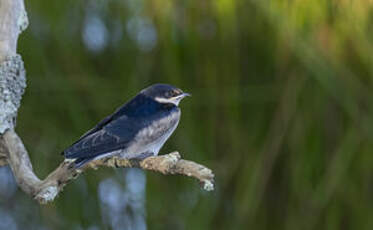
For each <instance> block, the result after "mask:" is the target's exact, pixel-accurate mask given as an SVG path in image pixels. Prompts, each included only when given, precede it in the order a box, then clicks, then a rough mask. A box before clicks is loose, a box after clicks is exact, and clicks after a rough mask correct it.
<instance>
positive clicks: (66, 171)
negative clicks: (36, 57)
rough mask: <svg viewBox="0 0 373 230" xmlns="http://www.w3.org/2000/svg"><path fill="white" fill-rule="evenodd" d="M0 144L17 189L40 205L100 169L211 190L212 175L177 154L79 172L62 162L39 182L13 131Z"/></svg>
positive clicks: (110, 161)
mask: <svg viewBox="0 0 373 230" xmlns="http://www.w3.org/2000/svg"><path fill="white" fill-rule="evenodd" d="M0 144H2V145H3V147H4V146H5V147H6V148H7V151H6V154H7V157H8V162H9V165H10V167H11V168H12V171H13V174H14V176H15V178H16V181H17V183H18V185H19V186H20V187H21V188H22V190H23V191H24V192H26V193H27V194H29V195H31V196H32V197H34V198H35V199H36V200H38V201H39V202H40V203H43V204H44V203H47V202H50V201H53V200H54V199H55V197H56V196H57V195H58V193H59V192H61V191H62V189H63V187H64V186H65V185H67V184H68V183H69V182H70V181H71V180H72V179H75V178H76V177H77V176H79V175H80V174H81V173H83V172H84V171H85V170H87V169H90V168H93V169H97V168H99V167H103V166H105V167H112V168H118V167H123V168H132V167H136V168H141V169H144V170H150V171H155V172H159V173H162V174H180V175H185V176H189V177H193V178H195V179H197V180H199V181H200V183H201V184H202V186H203V189H205V190H206V191H211V190H213V189H214V184H213V183H214V174H213V173H212V171H211V170H210V169H208V168H207V167H205V166H203V165H200V164H197V163H195V162H193V161H188V160H183V159H181V157H180V154H179V153H178V152H172V153H169V154H166V155H161V156H154V157H148V158H146V159H144V160H128V159H122V158H118V157H109V158H103V159H99V160H96V161H92V162H91V163H89V164H87V165H85V166H84V167H82V168H79V169H75V168H74V163H73V162H71V161H64V162H62V163H61V164H60V165H59V166H58V168H57V169H56V170H54V171H53V172H52V173H51V174H50V175H49V176H47V178H46V179H45V180H43V181H41V180H40V179H38V178H37V176H36V175H35V174H34V172H33V170H32V165H31V162H30V159H29V157H28V154H27V151H26V149H25V147H24V145H23V143H22V141H21V139H20V138H19V137H18V135H17V134H16V133H15V132H14V131H12V130H8V131H6V132H5V134H4V135H3V140H2V142H1V143H0Z"/></svg>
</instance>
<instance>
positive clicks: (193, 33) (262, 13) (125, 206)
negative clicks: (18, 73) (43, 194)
mask: <svg viewBox="0 0 373 230" xmlns="http://www.w3.org/2000/svg"><path fill="white" fill-rule="evenodd" d="M372 5H373V4H372V1H364V0H354V1H346V0H344V1H341V0H327V1H323V0H305V1H290V0H285V1H284V0H272V1H256V0H206V1H197V0H195V1H182V0H173V1H160V0H121V1H119V0H106V1H100V0H91V1H76V0H64V1H42V0H33V1H26V9H27V11H28V16H29V20H30V25H29V27H28V29H27V30H26V32H25V33H23V34H21V36H20V40H19V44H18V52H19V53H20V54H21V55H22V56H23V59H24V61H25V66H26V69H27V77H28V80H27V82H28V88H27V91H26V93H25V95H24V98H23V100H22V106H21V108H20V110H19V116H18V125H17V131H18V132H19V134H20V136H21V137H22V138H23V140H24V142H25V145H26V147H27V148H28V150H29V152H30V157H31V160H32V163H33V166H34V169H35V171H36V173H37V174H38V175H39V176H40V177H42V178H44V177H45V176H46V175H48V173H49V172H51V171H52V170H53V169H54V168H55V167H57V166H58V164H59V163H60V162H61V161H62V160H63V157H62V156H61V155H59V153H60V152H61V151H62V150H63V149H64V148H65V147H67V146H68V145H70V144H71V143H72V142H73V141H74V140H76V139H77V138H78V137H79V136H80V135H82V134H83V133H84V132H85V131H87V130H88V129H90V128H91V127H93V126H94V125H95V124H96V123H97V122H98V121H99V120H100V119H102V118H103V117H105V116H106V115H108V114H110V113H112V112H113V111H114V110H115V108H116V107H118V106H120V105H121V104H123V103H124V102H125V101H127V100H128V99H130V98H131V97H132V96H134V95H135V94H136V93H137V92H138V91H140V90H141V89H143V88H145V87H147V86H149V85H150V84H153V83H157V82H161V83H169V84H173V85H175V86H178V87H180V88H181V89H183V90H185V91H186V92H190V93H191V94H192V95H193V97H191V98H187V99H185V100H184V101H183V102H182V103H181V108H182V112H183V113H182V119H181V122H180V124H179V127H178V129H177V130H176V132H175V133H174V135H173V136H172V137H171V138H170V140H169V141H168V142H167V143H166V145H165V146H164V147H163V149H162V150H161V154H162V153H168V152H170V151H174V150H178V151H180V153H181V154H182V156H183V157H184V158H186V159H190V160H193V161H196V162H199V163H202V164H204V165H206V166H208V167H210V168H212V169H213V170H214V172H215V174H216V190H215V191H214V192H211V193H208V192H204V191H202V189H200V187H199V186H198V183H197V182H196V181H194V180H192V179H190V178H185V177H182V176H163V175H160V174H156V173H151V172H145V173H144V172H142V171H141V170H136V169H133V170H128V169H127V170H123V169H118V170H112V169H99V170H97V171H93V170H92V171H89V172H87V173H85V174H84V175H82V176H80V177H79V178H78V179H77V180H75V181H73V182H72V183H70V184H69V185H68V186H67V187H66V188H65V190H64V191H63V193H61V194H60V195H59V197H58V198H57V199H56V201H55V202H53V203H52V204H49V205H46V206H40V205H39V204H37V203H36V202H35V201H33V200H32V199H31V198H30V197H29V196H27V195H25V194H24V193H23V192H22V191H20V190H19V189H17V187H16V185H15V182H14V180H13V179H12V176H11V173H10V171H9V169H8V168H0V229H8V230H14V229H79V230H80V229H89V230H96V229H146V228H147V229H258V230H261V229H279V230H280V229H290V230H291V229H294V230H298V229H328V230H329V229H359V230H363V229H373V218H372V216H373V153H372V149H373V142H372V135H373V97H372V96H373V55H372V54H373V43H372V41H373V32H372V31H373V7H372Z"/></svg>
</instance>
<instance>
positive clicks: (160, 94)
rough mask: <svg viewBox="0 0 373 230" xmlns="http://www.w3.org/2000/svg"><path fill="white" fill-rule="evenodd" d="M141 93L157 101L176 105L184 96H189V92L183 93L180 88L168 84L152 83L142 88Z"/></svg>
mask: <svg viewBox="0 0 373 230" xmlns="http://www.w3.org/2000/svg"><path fill="white" fill-rule="evenodd" d="M141 93H142V94H144V95H145V96H148V97H150V98H152V99H154V100H155V101H157V102H159V103H164V104H169V103H171V104H174V105H176V106H178V105H179V102H180V101H181V100H182V99H183V98H184V97H186V96H191V95H190V94H189V93H184V92H183V91H182V90H181V89H179V88H176V87H174V86H172V85H168V84H154V85H151V86H149V87H147V88H145V89H143V90H142V91H141Z"/></svg>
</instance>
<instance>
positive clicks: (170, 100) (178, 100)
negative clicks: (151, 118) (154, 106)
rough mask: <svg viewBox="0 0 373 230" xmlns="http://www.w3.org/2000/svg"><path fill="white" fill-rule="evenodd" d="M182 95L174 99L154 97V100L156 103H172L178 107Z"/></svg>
mask: <svg viewBox="0 0 373 230" xmlns="http://www.w3.org/2000/svg"><path fill="white" fill-rule="evenodd" d="M183 97H184V96H183V94H181V95H179V96H176V97H171V98H162V97H156V98H154V99H155V100H156V101H158V102H159V103H172V104H174V105H176V106H178V105H179V103H180V101H181V99H183Z"/></svg>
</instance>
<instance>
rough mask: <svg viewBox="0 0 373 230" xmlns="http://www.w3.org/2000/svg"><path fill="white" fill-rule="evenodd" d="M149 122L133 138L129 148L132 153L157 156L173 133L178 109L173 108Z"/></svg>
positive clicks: (177, 120) (178, 117) (178, 115)
mask: <svg viewBox="0 0 373 230" xmlns="http://www.w3.org/2000/svg"><path fill="white" fill-rule="evenodd" d="M150 120H151V121H150V122H149V123H148V125H146V126H145V127H144V128H142V129H141V130H140V131H139V132H138V134H137V135H136V136H135V138H134V141H133V143H132V144H131V147H130V148H129V149H128V151H129V152H132V153H138V154H140V153H143V152H153V153H154V154H158V152H159V150H160V148H161V147H162V146H163V144H164V143H165V142H166V141H167V139H168V138H169V137H170V136H171V134H172V133H173V132H174V131H175V129H176V127H177V125H178V123H179V120H180V109H179V108H175V109H173V110H172V111H169V112H167V113H164V114H160V115H158V116H154V117H152V118H150Z"/></svg>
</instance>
